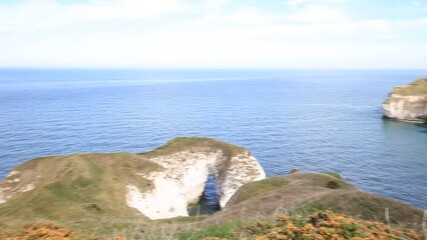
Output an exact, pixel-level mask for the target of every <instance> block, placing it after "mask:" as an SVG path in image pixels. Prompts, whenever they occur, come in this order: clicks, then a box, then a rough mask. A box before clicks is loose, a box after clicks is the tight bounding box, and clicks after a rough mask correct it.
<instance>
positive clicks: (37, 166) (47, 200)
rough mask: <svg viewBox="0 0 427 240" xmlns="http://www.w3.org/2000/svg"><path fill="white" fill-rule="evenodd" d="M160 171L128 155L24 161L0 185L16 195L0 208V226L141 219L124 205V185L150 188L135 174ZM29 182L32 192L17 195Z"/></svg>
mask: <svg viewBox="0 0 427 240" xmlns="http://www.w3.org/2000/svg"><path fill="white" fill-rule="evenodd" d="M161 168H162V167H161V166H159V165H157V164H154V163H152V162H150V161H148V160H146V159H144V158H143V157H140V156H137V155H135V154H130V153H111V154H74V155H70V156H63V157H60V156H55V157H45V158H38V159H34V160H31V161H28V162H26V163H24V164H22V165H20V166H18V167H16V168H15V169H14V173H15V174H14V175H11V176H9V177H6V178H5V179H4V181H3V182H1V183H0V187H2V188H8V189H9V193H10V194H12V193H13V189H15V191H17V192H16V193H15V194H14V195H13V196H12V197H11V198H10V199H8V201H7V202H6V203H3V204H0V222H2V223H7V224H11V223H13V222H18V223H19V222H23V221H29V220H38V219H49V220H55V221H60V222H62V221H72V220H82V219H87V220H89V219H90V220H96V219H100V218H106V217H118V218H120V217H136V216H138V217H141V216H140V214H138V213H137V212H136V211H135V210H133V209H131V208H129V207H127V205H126V202H125V186H126V184H127V183H133V184H135V185H137V186H139V187H140V188H141V189H144V188H145V189H147V188H150V181H148V180H146V179H144V178H143V177H141V176H140V175H139V174H140V173H143V172H149V171H153V170H161ZM15 179H19V180H15ZM28 184H32V185H33V186H34V189H33V190H30V191H26V192H20V190H19V189H20V188H21V186H25V185H28ZM10 189H12V192H10Z"/></svg>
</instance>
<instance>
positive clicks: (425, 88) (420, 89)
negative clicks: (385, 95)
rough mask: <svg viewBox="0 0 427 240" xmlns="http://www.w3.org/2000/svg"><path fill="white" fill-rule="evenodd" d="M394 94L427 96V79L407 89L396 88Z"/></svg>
mask: <svg viewBox="0 0 427 240" xmlns="http://www.w3.org/2000/svg"><path fill="white" fill-rule="evenodd" d="M392 93H397V94H400V95H416V94H427V78H420V79H417V80H415V81H414V82H411V83H410V84H409V85H407V86H405V87H395V88H393V91H392Z"/></svg>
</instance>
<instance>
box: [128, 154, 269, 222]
mask: <svg viewBox="0 0 427 240" xmlns="http://www.w3.org/2000/svg"><path fill="white" fill-rule="evenodd" d="M149 160H150V161H152V162H155V163H157V164H159V165H161V166H163V167H164V169H165V170H163V171H159V172H151V173H149V174H146V175H143V177H144V178H146V179H149V180H151V181H152V182H153V184H154V188H153V189H151V190H148V191H147V190H146V191H140V190H139V189H138V188H137V187H136V186H135V185H132V184H129V185H127V195H126V201H127V204H128V205H129V206H130V207H133V208H136V209H138V210H139V211H140V212H141V213H142V214H144V215H145V216H147V217H148V218H150V219H161V218H172V217H177V216H188V211H187V208H188V205H189V204H193V203H197V202H198V201H199V199H200V197H201V195H202V194H203V191H204V188H205V185H206V181H207V179H208V176H209V175H213V176H215V178H216V183H217V186H216V187H217V194H218V197H219V203H220V206H221V207H224V206H225V204H226V203H227V202H228V201H229V200H230V198H231V197H232V196H233V194H234V193H235V192H236V191H237V190H238V188H239V187H240V186H242V185H243V184H245V183H248V182H251V181H257V180H262V179H264V178H265V173H264V170H263V169H262V167H261V166H260V164H259V163H258V162H257V160H256V159H255V158H254V157H253V156H252V155H251V154H250V153H249V152H248V151H247V150H243V151H240V152H239V153H237V154H235V155H230V154H229V153H227V152H224V150H223V149H220V148H215V147H195V148H192V149H191V151H188V150H183V151H178V152H176V153H173V154H170V155H163V156H162V155H161V156H156V157H153V158H150V159H149Z"/></svg>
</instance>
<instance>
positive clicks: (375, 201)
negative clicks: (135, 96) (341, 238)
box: [214, 173, 423, 229]
mask: <svg viewBox="0 0 427 240" xmlns="http://www.w3.org/2000/svg"><path fill="white" fill-rule="evenodd" d="M386 209H388V212H389V216H388V217H389V221H390V223H391V224H398V225H405V226H408V227H411V228H414V229H419V228H420V227H421V222H422V215H423V212H422V211H421V209H418V208H415V207H412V206H410V205H408V204H405V203H402V202H399V201H395V200H392V199H388V198H384V197H380V196H377V195H374V194H370V193H366V192H363V191H361V190H359V189H358V188H356V187H354V186H352V185H351V184H348V183H346V182H345V181H343V180H342V179H341V178H340V177H338V176H336V175H335V176H333V175H331V174H320V173H293V174H289V175H287V176H282V177H275V178H270V179H266V180H261V181H257V182H252V183H248V184H246V185H244V186H242V187H241V188H240V189H239V190H238V191H237V192H236V194H235V195H234V196H233V197H232V199H231V200H230V202H229V203H228V204H227V207H226V209H225V210H224V213H218V214H217V216H214V217H218V218H221V217H223V218H227V216H228V215H229V214H230V212H234V213H236V214H237V215H240V216H241V217H250V216H259V215H263V216H268V215H272V214H275V213H278V212H287V213H292V214H310V213H311V212H313V211H316V210H331V211H333V212H337V213H343V214H346V215H349V216H352V217H355V218H358V219H364V220H373V221H382V222H384V221H386V215H385V211H386ZM225 214H226V215H225Z"/></svg>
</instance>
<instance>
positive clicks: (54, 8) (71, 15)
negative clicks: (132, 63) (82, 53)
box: [0, 0, 184, 31]
mask: <svg viewBox="0 0 427 240" xmlns="http://www.w3.org/2000/svg"><path fill="white" fill-rule="evenodd" d="M183 7H184V6H183V5H182V4H180V3H179V1H178V0H156V1H147V0H144V1H141V0H91V1H89V2H88V3H82V4H77V5H62V4H60V3H59V2H58V1H55V0H31V1H25V2H24V3H22V4H17V5H12V6H0V31H1V30H25V31H28V30H30V31H31V30H38V29H46V28H54V27H60V26H65V25H70V24H80V23H87V22H96V21H108V20H136V19H144V18H153V17H156V16H160V15H162V14H166V13H171V12H177V11H181V10H182V9H183Z"/></svg>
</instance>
